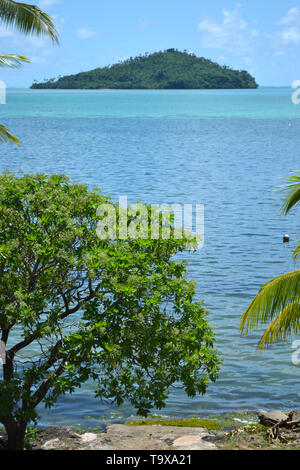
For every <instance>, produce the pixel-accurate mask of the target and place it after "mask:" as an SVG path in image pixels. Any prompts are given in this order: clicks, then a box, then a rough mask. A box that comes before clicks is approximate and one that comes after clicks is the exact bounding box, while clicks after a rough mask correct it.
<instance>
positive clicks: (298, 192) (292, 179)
mask: <svg viewBox="0 0 300 470" xmlns="http://www.w3.org/2000/svg"><path fill="white" fill-rule="evenodd" d="M288 182H289V184H287V185H285V186H284V190H285V191H287V196H286V198H285V200H284V203H283V206H282V211H283V213H284V215H287V214H288V213H289V212H290V210H291V209H292V208H293V207H297V206H299V205H300V172H296V173H294V174H292V175H290V176H289V177H288Z"/></svg>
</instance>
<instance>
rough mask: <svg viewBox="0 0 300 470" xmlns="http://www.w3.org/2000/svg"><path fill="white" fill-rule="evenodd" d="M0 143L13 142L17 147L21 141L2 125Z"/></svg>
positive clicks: (0, 126) (0, 127)
mask: <svg viewBox="0 0 300 470" xmlns="http://www.w3.org/2000/svg"><path fill="white" fill-rule="evenodd" d="M0 141H2V142H13V143H14V144H16V145H18V146H19V145H20V142H19V140H18V139H17V137H16V136H14V135H13V134H12V133H11V132H10V131H9V130H8V129H7V128H6V127H5V126H2V125H0Z"/></svg>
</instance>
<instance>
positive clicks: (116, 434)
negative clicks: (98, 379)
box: [0, 411, 300, 451]
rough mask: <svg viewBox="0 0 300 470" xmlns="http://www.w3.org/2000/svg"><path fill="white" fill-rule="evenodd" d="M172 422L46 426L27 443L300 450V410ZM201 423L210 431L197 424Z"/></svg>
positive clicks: (99, 447)
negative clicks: (88, 428)
mask: <svg viewBox="0 0 300 470" xmlns="http://www.w3.org/2000/svg"><path fill="white" fill-rule="evenodd" d="M251 415H252V416H255V415H254V414H253V413H252V414H251ZM174 421H175V420H161V421H159V420H146V421H145V420H141V421H131V422H128V423H125V424H112V425H109V426H107V428H106V429H105V430H104V431H103V432H85V433H82V434H81V433H78V432H75V431H74V430H72V429H69V428H64V427H48V428H43V429H39V430H38V431H37V432H36V435H35V436H34V438H32V437H31V439H29V440H28V442H27V447H28V448H31V449H32V450H44V451H47V450H100V451H101V450H103V451H110V450H114V451H116V450H120V451H126V450H173V451H176V450H178V451H181V450H188V451H189V450H190V451H199V450H205V451H206V450H277V449H283V450H300V411H292V412H289V413H283V412H281V411H272V412H259V413H257V416H256V422H252V423H250V424H249V422H248V423H246V422H245V423H240V424H239V425H237V424H236V425H234V422H235V421H233V423H232V425H231V426H230V425H229V424H230V423H227V422H225V424H223V425H222V424H220V423H218V421H214V420H197V419H195V420H177V423H178V425H173V424H174ZM198 422H199V423H200V424H201V423H204V424H206V425H207V427H208V428H210V429H207V427H200V426H197V423H198ZM237 422H238V420H236V423H237ZM175 424H176V423H175ZM189 424H193V426H189ZM194 424H195V425H194ZM0 446H1V449H2V450H4V449H5V436H1V438H0Z"/></svg>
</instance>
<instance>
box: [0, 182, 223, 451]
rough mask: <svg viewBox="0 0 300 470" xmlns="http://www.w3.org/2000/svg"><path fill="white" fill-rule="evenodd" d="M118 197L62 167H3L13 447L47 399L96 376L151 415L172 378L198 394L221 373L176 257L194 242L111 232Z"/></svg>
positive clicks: (8, 413)
mask: <svg viewBox="0 0 300 470" xmlns="http://www.w3.org/2000/svg"><path fill="white" fill-rule="evenodd" d="M107 202H110V201H109V199H108V198H106V197H104V196H103V195H102V194H101V193H100V192H99V191H98V190H93V191H89V190H88V187H87V185H82V184H71V183H70V182H69V180H68V178H67V177H65V176H62V175H53V176H46V175H24V176H21V177H16V176H14V175H13V174H10V173H7V174H3V175H1V176H0V263H1V264H0V269H1V270H0V276H1V282H0V332H1V334H2V336H1V340H2V341H3V342H4V343H5V345H6V363H5V364H3V376H2V380H0V422H2V423H3V425H4V426H5V429H6V431H7V434H8V447H9V448H10V449H21V448H23V444H24V433H25V430H26V427H27V425H28V423H29V422H31V421H33V422H34V421H36V419H37V412H36V407H37V406H38V405H39V404H41V403H44V405H45V406H46V407H51V406H52V405H53V404H54V403H55V402H56V400H57V399H58V397H59V396H60V395H61V394H65V393H71V392H73V391H74V390H75V389H76V388H77V387H80V386H81V384H82V383H84V382H86V381H87V380H92V381H94V382H95V394H96V397H99V398H105V399H110V400H112V401H113V402H115V403H116V404H117V405H122V403H123V402H124V401H125V400H126V401H129V402H130V403H131V405H133V406H134V407H135V408H136V409H137V411H138V413H139V414H141V415H147V413H148V412H149V410H150V409H151V408H153V407H156V408H162V407H163V406H164V404H165V401H166V399H167V397H168V393H169V389H170V387H171V386H172V385H174V384H177V385H178V384H179V383H181V385H182V387H184V389H185V392H186V393H187V394H188V395H189V396H195V395H196V394H197V393H201V394H204V393H205V391H206V388H207V385H208V383H209V381H215V380H216V378H217V375H218V370H219V366H220V362H219V359H218V355H217V352H216V351H215V349H214V336H213V333H212V330H211V328H210V327H209V325H208V323H207V321H206V319H205V316H206V311H205V310H204V308H203V306H202V303H201V302H199V301H195V300H194V296H195V283H194V282H191V281H188V280H187V270H186V267H185V263H184V262H182V261H179V260H178V259H176V257H175V258H174V256H175V255H176V254H178V253H181V252H183V251H184V249H185V247H186V246H187V243H188V240H187V239H186V238H183V239H182V240H178V239H175V238H174V237H171V238H170V239H168V240H165V239H158V240H152V239H150V238H149V239H143V240H141V239H138V240H136V239H132V238H131V239H126V240H119V239H115V240H114V239H112V240H109V239H106V240H101V239H99V238H98V237H97V234H96V231H97V227H98V224H99V217H98V216H97V208H98V207H99V205H101V204H104V203H107ZM116 210H117V207H116ZM148 210H149V211H150V208H149V209H148ZM117 214H118V211H117ZM100 219H101V218H100ZM149 230H150V229H149ZM172 233H173V232H172ZM173 235H174V233H173Z"/></svg>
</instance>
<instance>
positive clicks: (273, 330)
mask: <svg viewBox="0 0 300 470" xmlns="http://www.w3.org/2000/svg"><path fill="white" fill-rule="evenodd" d="M299 331H300V304H299V301H295V302H292V303H291V304H289V305H287V307H286V308H285V309H283V310H282V312H280V313H279V315H277V317H276V318H275V319H274V320H273V321H272V322H271V324H270V325H269V326H268V328H267V329H266V331H265V333H264V335H263V336H262V338H261V340H260V342H259V345H258V348H259V349H264V348H267V347H268V346H269V345H270V344H272V343H274V342H275V341H277V342H280V341H285V340H286V339H287V337H288V336H291V335H292V334H297V333H298V332H299Z"/></svg>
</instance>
